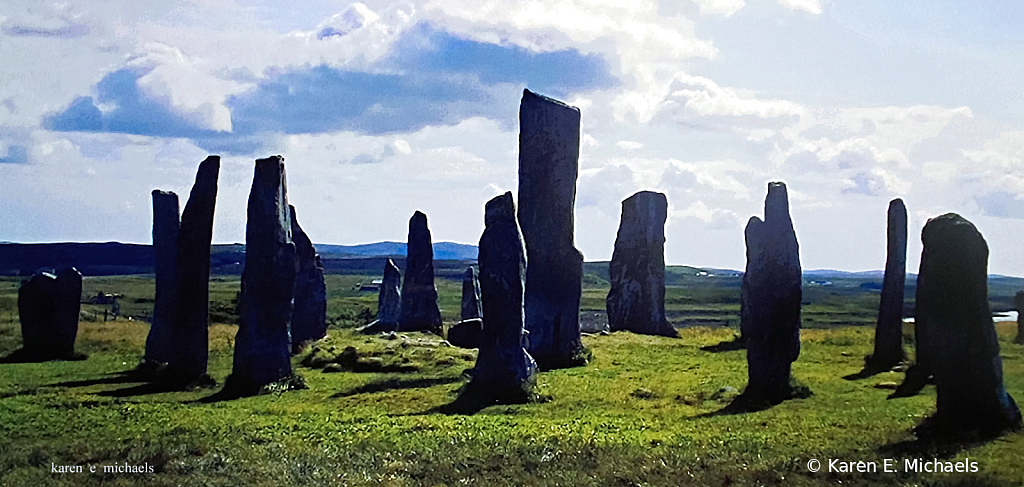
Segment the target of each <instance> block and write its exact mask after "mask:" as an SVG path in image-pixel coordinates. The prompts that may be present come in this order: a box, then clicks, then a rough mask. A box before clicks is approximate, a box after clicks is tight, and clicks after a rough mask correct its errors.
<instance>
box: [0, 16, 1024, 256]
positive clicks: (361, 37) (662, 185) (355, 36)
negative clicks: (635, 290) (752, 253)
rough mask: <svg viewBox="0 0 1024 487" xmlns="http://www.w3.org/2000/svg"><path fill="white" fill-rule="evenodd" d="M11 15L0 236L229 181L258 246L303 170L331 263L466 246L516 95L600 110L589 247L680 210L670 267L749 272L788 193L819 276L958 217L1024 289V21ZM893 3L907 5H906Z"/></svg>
mask: <svg viewBox="0 0 1024 487" xmlns="http://www.w3.org/2000/svg"><path fill="white" fill-rule="evenodd" d="M287 3H288V2H279V1H269V0H267V1H264V0H259V1H251V2H245V1H237V2H236V1H233V0H213V1H199V0H193V1H180V2H170V1H167V2H159V1H157V2H138V1H135V0H130V1H129V0H111V1H103V2H98V1H97V2H77V1H68V2H22V1H17V0H15V1H12V2H5V3H4V4H3V5H2V6H0V66H2V68H0V240H2V241H14V242H45V241H110V240H117V241H122V242H139V243H146V242H149V240H150V231H151V227H150V225H151V213H150V212H151V206H150V205H151V203H150V191H151V190H152V189H154V188H160V189H165V190H173V191H176V192H178V194H179V195H182V196H183V197H182V205H184V195H186V194H187V193H188V190H189V188H190V187H191V182H192V179H193V178H194V175H195V169H196V167H197V165H198V163H199V162H200V161H201V160H202V159H203V158H205V157H206V155H207V154H220V155H221V156H222V157H223V159H222V160H223V163H222V168H221V176H220V195H219V198H218V202H217V214H216V224H215V229H214V240H215V242H222V243H226V242H241V241H243V240H244V233H245V232H244V230H245V206H246V198H247V196H248V190H249V184H250V183H251V180H252V167H253V160H254V159H255V158H258V157H266V156H268V155H272V154H281V155H283V156H284V157H285V161H286V166H287V171H288V185H289V186H288V190H289V198H290V201H291V202H292V203H293V204H294V205H295V206H296V208H297V212H298V217H299V221H300V222H301V223H302V225H303V227H304V228H305V229H306V232H307V233H308V234H309V235H310V236H311V237H312V239H313V240H314V241H315V242H320V243H335V244H355V243H365V242H373V241H379V240H399V241H401V240H404V239H405V236H406V232H407V228H408V226H407V225H408V218H409V216H411V215H412V213H413V211H415V210H417V209H419V210H422V211H424V212H425V213H427V215H428V216H429V218H430V226H431V229H432V232H433V237H434V240H435V241H440V240H449V241H457V242H466V243H475V242H476V241H477V240H478V239H479V236H480V233H481V231H482V229H483V204H484V202H486V201H487V200H488V199H489V198H491V197H493V196H495V195H497V194H500V193H501V192H504V191H506V190H513V192H515V188H516V185H517V143H518V104H519V99H520V97H521V94H522V89H523V88H530V89H531V90H533V91H537V92H539V93H541V94H545V95H548V96H552V97H556V98H558V99H561V100H564V101H566V102H567V103H570V104H572V105H574V106H577V107H579V108H580V110H581V111H582V120H583V128H582V131H583V133H582V137H583V138H582V141H583V143H582V147H581V156H580V178H579V181H578V193H577V199H576V221H577V228H576V238H577V246H578V247H579V248H580V250H582V251H583V253H584V255H585V256H586V258H587V259H588V260H598V259H607V258H609V257H610V255H611V250H612V246H613V243H614V238H615V231H616V228H617V225H618V220H619V210H620V202H621V200H622V199H624V198H626V197H628V196H629V195H631V194H632V193H633V192H635V191H638V190H644V189H650V190H657V191H662V192H665V193H666V194H667V195H668V199H669V204H670V207H671V208H670V217H669V222H668V228H667V237H668V241H667V243H666V258H667V261H668V262H669V263H672V264H690V265H697V266H708V267H726V268H735V269H741V268H742V267H743V265H744V248H743V225H744V224H745V222H746V220H747V219H748V218H749V217H750V216H751V215H760V214H761V212H762V207H763V200H764V195H765V192H766V187H767V182H768V181H772V180H782V181H785V182H786V183H787V184H788V186H789V188H790V190H789V194H790V198H791V207H792V214H793V220H794V224H795V227H796V231H797V235H798V238H799V240H800V250H801V257H802V261H803V265H804V268H805V269H816V268H833V269H844V270H867V269H881V268H883V267H884V260H885V225H886V221H885V215H886V208H887V206H888V203H889V200H890V199H892V198H894V197H902V198H903V199H904V200H905V201H906V204H907V207H908V211H909V214H910V251H909V253H910V255H909V261H908V269H910V270H912V271H916V269H917V265H918V261H919V256H920V251H921V246H920V230H921V227H922V226H923V225H924V222H925V221H926V220H927V219H928V218H930V217H933V216H936V215H939V214H942V213H945V212H950V211H955V212H958V213H960V214H961V215H963V216H965V217H966V218H968V219H970V220H971V221H973V222H974V223H975V225H976V226H977V227H978V228H979V229H980V230H981V232H982V233H983V234H984V236H985V238H986V239H987V240H988V244H989V247H990V251H991V257H990V260H989V264H990V271H991V272H995V273H1003V274H1011V275H1024V245H1021V241H1022V238H1024V96H1022V95H1021V93H1022V91H1021V87H1024V63H1022V62H1021V59H1024V29H1021V28H1020V25H1021V24H1022V22H1024V4H1022V3H1018V2H1001V1H990V2H972V3H971V4H970V6H968V5H967V4H966V3H964V2H961V1H958V0H907V1H901V2H890V1H888V0H877V1H876V0H856V1H854V0H831V1H830V0H660V1H659V0H646V1H644V0H633V1H629V0H625V1H624V0H558V1H522V0H487V1H480V0H414V1H411V2H410V1H400V2H397V3H395V2H392V1H390V0H388V1H382V2H376V1H373V0H365V1H364V2H363V3H346V2H345V1H344V0H339V1H327V0H308V1H304V2H299V4H300V5H301V6H297V7H290V6H285V5H286V4H287ZM896 4H898V5H896Z"/></svg>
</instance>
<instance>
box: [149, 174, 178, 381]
mask: <svg viewBox="0 0 1024 487" xmlns="http://www.w3.org/2000/svg"><path fill="white" fill-rule="evenodd" d="M152 196H153V255H154V257H155V262H154V265H153V270H154V272H155V274H156V295H155V297H154V299H153V321H152V322H151V323H150V325H149V335H148V336H147V337H146V353H145V356H144V357H143V362H144V363H149V364H154V365H155V364H161V363H164V364H166V363H168V362H170V360H171V354H172V351H173V348H172V346H171V330H172V329H173V327H174V325H173V323H174V312H175V309H176V308H177V300H176V299H175V296H176V294H177V292H178V231H179V227H180V225H181V222H180V214H179V213H178V195H177V194H175V193H173V192H170V191H160V190H158V189H154V190H153V193H152Z"/></svg>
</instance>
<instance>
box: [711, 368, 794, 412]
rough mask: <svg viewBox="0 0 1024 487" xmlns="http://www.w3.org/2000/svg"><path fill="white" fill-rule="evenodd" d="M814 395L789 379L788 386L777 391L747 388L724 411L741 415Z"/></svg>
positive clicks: (792, 379)
mask: <svg viewBox="0 0 1024 487" xmlns="http://www.w3.org/2000/svg"><path fill="white" fill-rule="evenodd" d="M812 395H814V393H813V392H811V389H810V388H808V387H807V386H806V385H804V384H802V383H800V382H799V381H797V380H796V379H794V378H792V377H790V378H789V384H787V385H786V387H785V388H783V389H782V390H778V391H770V392H769V391H765V390H751V389H750V387H749V386H748V387H747V388H746V389H745V390H744V391H743V393H741V394H740V395H738V396H736V399H733V401H732V402H731V403H729V405H728V406H726V407H725V411H726V412H729V413H741V412H749V411H761V410H764V409H768V408H770V407H772V406H774V405H776V404H779V403H781V402H783V401H786V400H788V399H806V398H808V397H811V396H812Z"/></svg>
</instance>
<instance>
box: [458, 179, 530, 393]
mask: <svg viewBox="0 0 1024 487" xmlns="http://www.w3.org/2000/svg"><path fill="white" fill-rule="evenodd" d="M484 222H485V227H484V233H483V235H482V236H481V237H480V247H479V248H480V251H479V252H480V257H479V265H480V291H481V300H482V301H483V314H484V322H483V334H482V336H481V337H480V352H479V353H478V354H477V359H476V367H475V368H474V369H473V379H472V380H471V381H470V383H469V385H468V386H467V387H466V394H469V395H472V396H474V397H476V398H479V399H484V400H488V401H490V400H493V401H498V402H503V403H512V402H525V401H528V400H529V399H530V398H531V397H532V391H533V386H534V383H535V380H534V374H535V373H536V369H537V364H536V363H535V362H534V360H533V358H532V357H530V354H529V353H527V351H526V349H525V346H526V344H525V343H524V342H525V341H526V340H525V337H526V333H525V329H524V325H523V284H524V273H525V270H526V255H525V253H524V251H523V242H522V239H521V238H520V233H519V226H518V225H516V217H515V204H514V203H513V202H512V193H511V192H508V193H505V194H503V195H501V196H497V197H495V198H494V199H492V200H490V201H488V202H487V205H486V207H485V210H484Z"/></svg>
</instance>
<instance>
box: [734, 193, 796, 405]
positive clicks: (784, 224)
mask: <svg viewBox="0 0 1024 487" xmlns="http://www.w3.org/2000/svg"><path fill="white" fill-rule="evenodd" d="M764 207H765V208H764V215H765V218H764V221H761V220H760V219H759V218H757V217H752V218H751V219H750V221H749V222H748V223H747V228H746V233H745V236H746V241H747V273H746V274H744V276H743V280H744V283H743V284H744V300H743V301H742V303H741V306H743V308H744V309H742V310H741V316H742V317H743V319H744V322H743V323H742V326H744V329H743V334H744V335H745V336H746V341H747V374H748V384H747V389H746V390H745V391H744V393H743V396H742V398H743V400H744V401H751V402H753V403H759V404H764V403H768V404H776V403H778V402H780V401H783V400H785V399H788V398H790V397H793V395H794V393H795V392H796V391H795V390H794V388H793V387H792V386H791V384H790V369H791V366H792V364H793V362H794V361H795V360H796V359H797V357H798V356H799V355H800V301H801V299H802V295H803V288H802V274H801V269H800V249H799V245H798V244H797V239H796V232H795V231H794V230H793V222H792V220H791V219H790V216H789V198H788V196H787V194H786V185H785V184H784V183H781V182H772V183H768V196H767V197H766V198H765V202H764Z"/></svg>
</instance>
